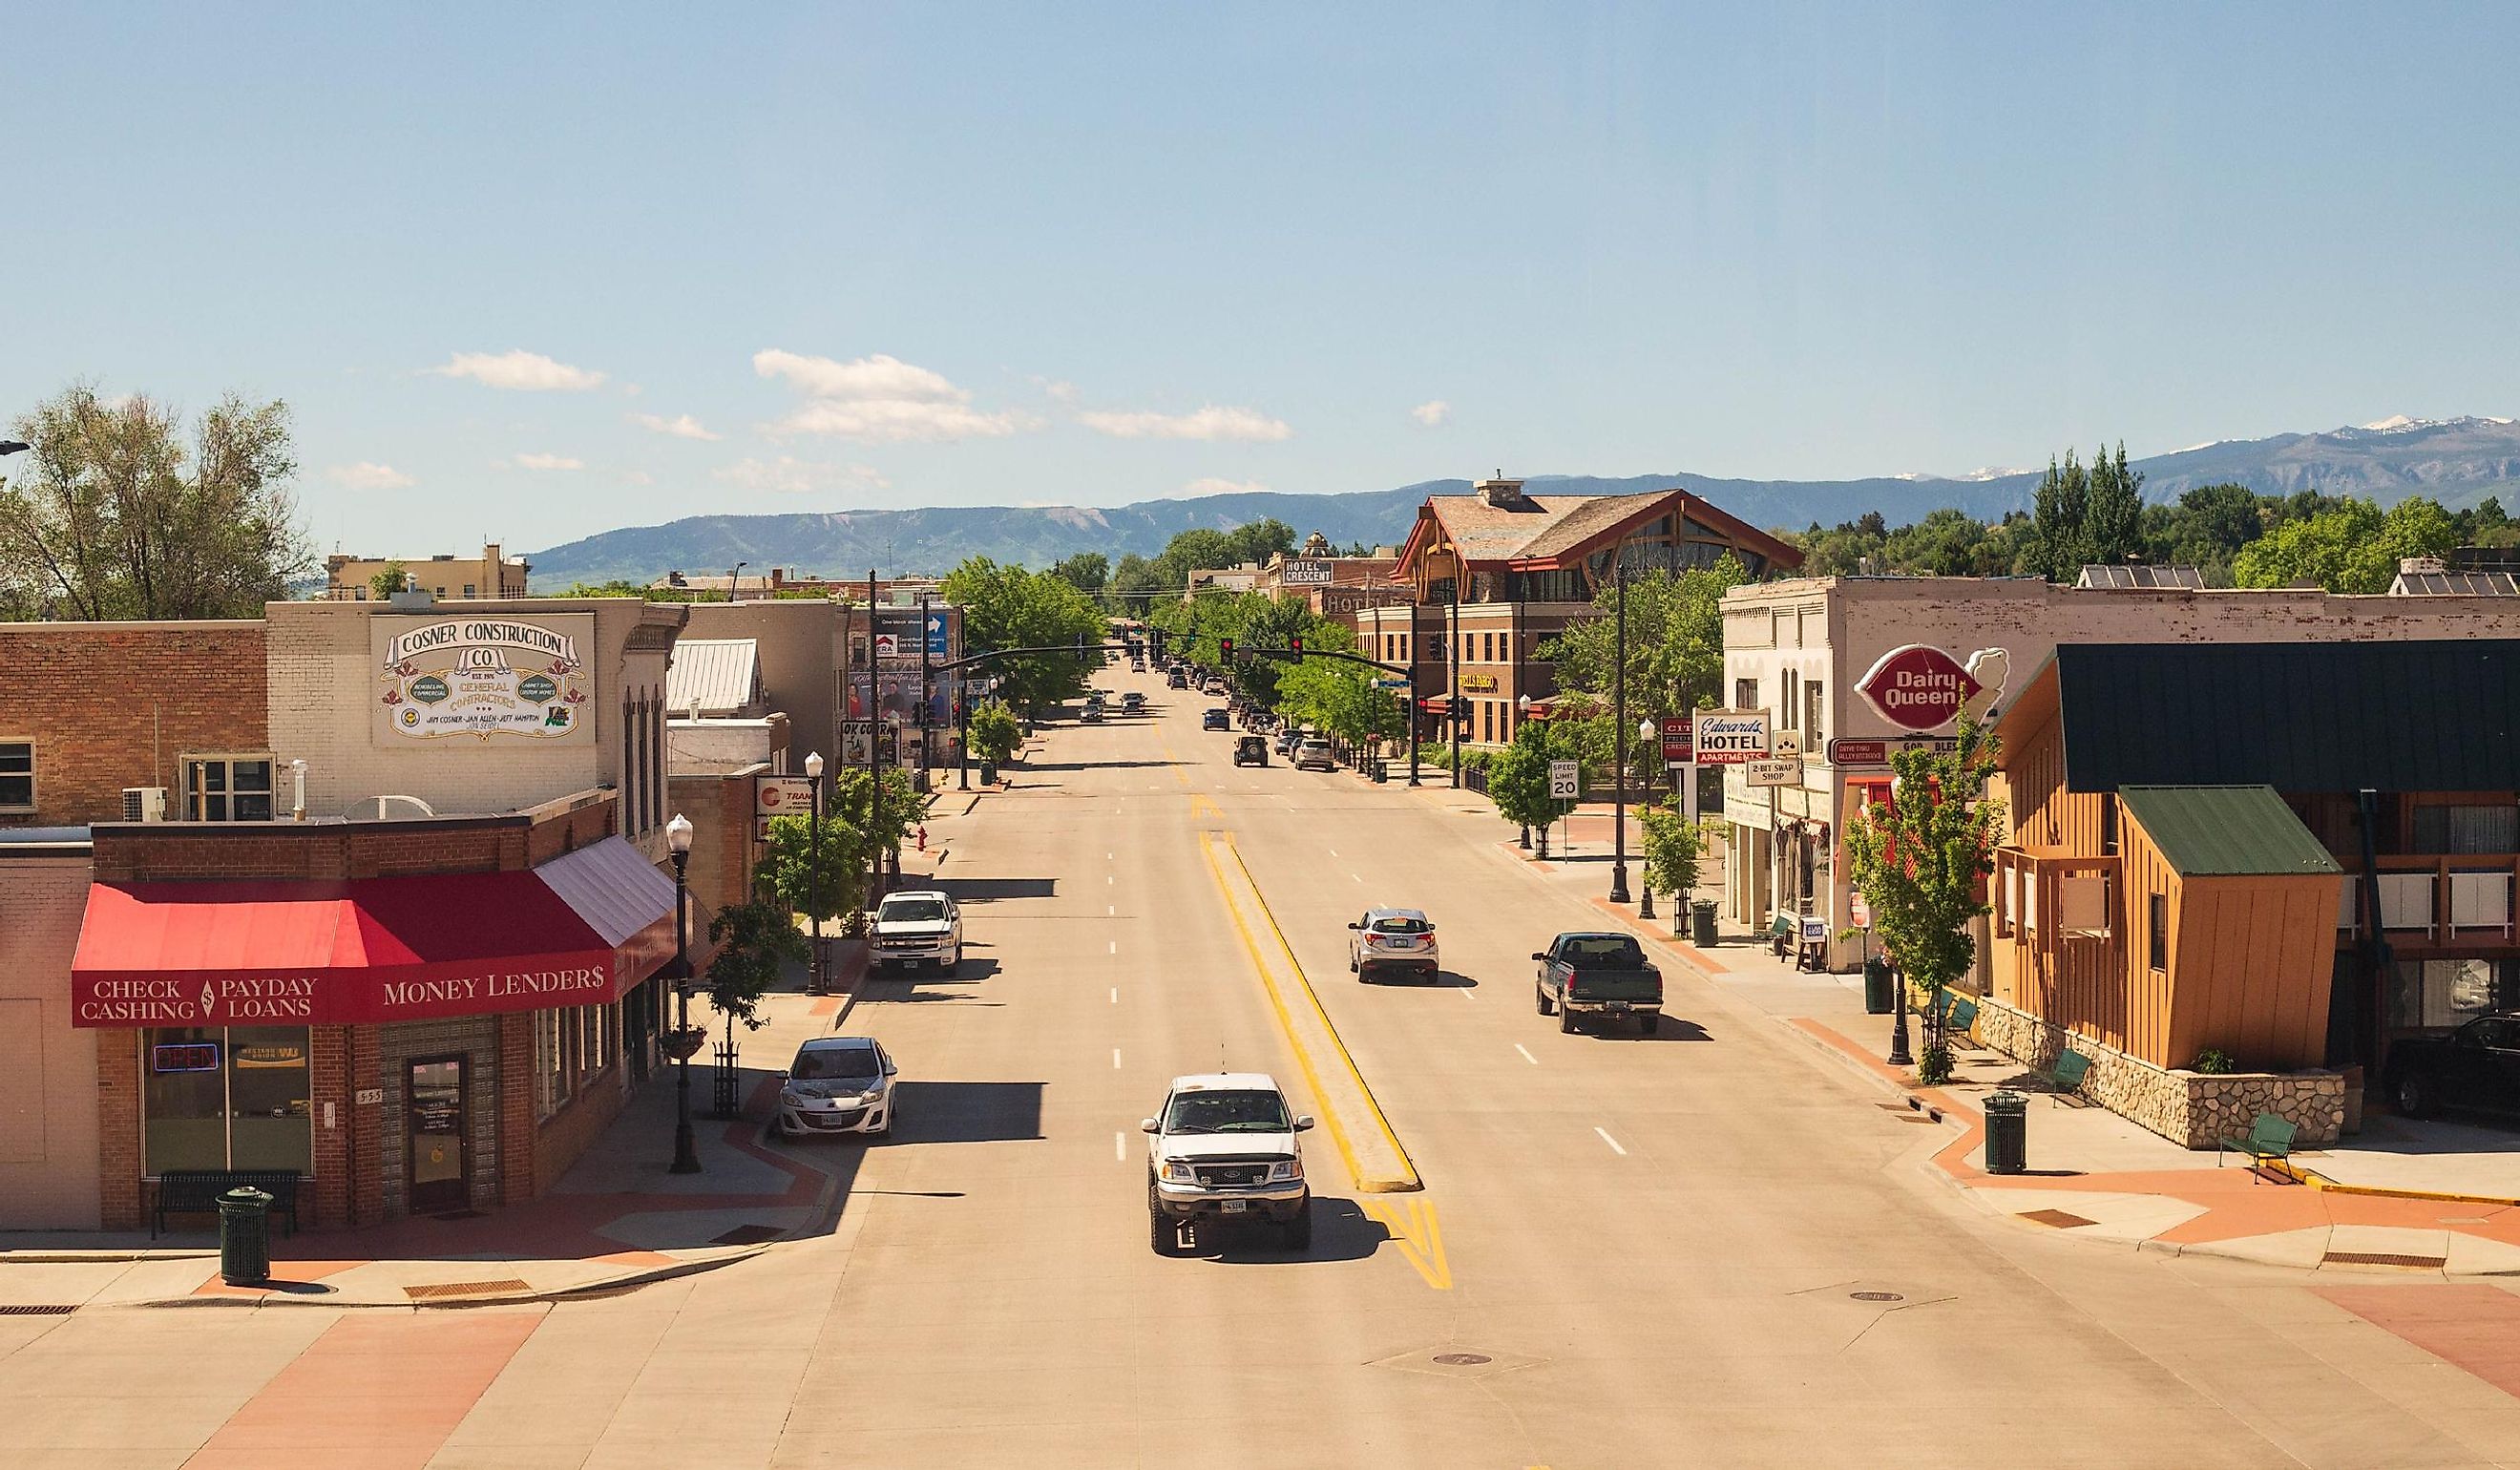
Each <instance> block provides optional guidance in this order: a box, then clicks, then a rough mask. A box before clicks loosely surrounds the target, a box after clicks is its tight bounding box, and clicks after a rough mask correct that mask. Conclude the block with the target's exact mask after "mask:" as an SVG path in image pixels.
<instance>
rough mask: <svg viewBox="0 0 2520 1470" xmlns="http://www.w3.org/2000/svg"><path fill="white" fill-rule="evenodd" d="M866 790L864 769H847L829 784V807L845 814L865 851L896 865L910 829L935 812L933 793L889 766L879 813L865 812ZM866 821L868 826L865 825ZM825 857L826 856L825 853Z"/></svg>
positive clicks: (909, 775)
mask: <svg viewBox="0 0 2520 1470" xmlns="http://www.w3.org/2000/svg"><path fill="white" fill-rule="evenodd" d="M868 790H869V787H868V785H867V773H866V768H864V767H862V766H851V767H850V768H848V769H847V770H845V771H842V772H841V773H839V776H838V779H837V780H833V781H832V796H831V804H832V808H833V809H834V810H836V811H840V812H845V813H847V814H848V817H849V820H850V821H851V822H853V823H855V824H857V826H858V829H859V831H860V832H861V833H862V834H863V836H864V839H865V842H866V845H867V847H869V848H871V849H873V850H874V851H877V852H879V853H883V854H886V855H888V856H890V857H891V858H892V859H893V861H894V863H895V864H896V865H897V864H898V863H899V862H900V859H901V844H902V842H903V841H904V840H905V839H906V838H908V837H909V836H910V834H911V831H912V830H913V829H914V828H916V827H918V826H919V825H921V824H922V823H924V822H926V820H927V814H928V813H929V812H930V811H931V810H933V809H934V808H935V805H936V796H935V793H934V792H930V791H922V790H920V789H919V778H918V776H917V775H916V774H915V773H912V772H909V771H903V770H900V769H898V768H897V767H889V766H888V767H885V768H884V771H883V809H882V810H881V811H880V812H874V813H870V811H869V810H868V806H867V792H868ZM870 819H872V821H873V824H872V825H870V824H869V822H870ZM774 824H775V823H774ZM825 855H826V857H828V856H829V851H828V849H827V850H826V854H825Z"/></svg>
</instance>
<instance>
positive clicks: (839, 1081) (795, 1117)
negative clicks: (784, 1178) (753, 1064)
mask: <svg viewBox="0 0 2520 1470" xmlns="http://www.w3.org/2000/svg"><path fill="white" fill-rule="evenodd" d="M900 1070H901V1068H900V1067H899V1066H897V1065H895V1064H894V1062H893V1059H892V1058H891V1057H890V1056H889V1055H887V1054H886V1053H885V1052H884V1049H883V1047H882V1046H881V1045H880V1044H878V1043H877V1041H876V1040H875V1039H874V1038H873V1037H865V1036H818V1037H815V1038H813V1039H812V1040H810V1041H808V1042H806V1043H805V1045H803V1046H801V1047H797V1048H796V1059H795V1060H794V1061H791V1062H789V1063H788V1064H787V1071H785V1072H783V1073H781V1074H780V1076H779V1111H778V1113H777V1115H776V1116H774V1117H773V1118H772V1119H771V1120H770V1131H771V1132H772V1133H775V1134H777V1135H778V1136H781V1137H783V1138H802V1137H810V1136H814V1135H817V1134H859V1135H867V1136H875V1137H878V1138H880V1137H882V1136H885V1135H887V1134H889V1133H891V1132H892V1124H893V1120H894V1119H895V1118H896V1117H898V1116H899V1115H900V1109H899V1108H898V1107H896V1106H895V1105H894V1101H893V1085H892V1079H893V1077H894V1076H895V1074H897V1073H898V1072H900Z"/></svg>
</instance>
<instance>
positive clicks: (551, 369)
mask: <svg viewBox="0 0 2520 1470" xmlns="http://www.w3.org/2000/svg"><path fill="white" fill-rule="evenodd" d="M426 371H427V372H429V373H432V374H435V375H436V376H437V377H439V378H470V379H472V380H473V381H475V382H477V383H480V384H482V385H484V386H486V387H493V388H515V389H517V391H519V392H525V393H551V392H561V393H583V392H585V391H586V390H587V389H589V388H592V387H596V386H598V385H600V384H601V383H602V382H603V381H604V375H603V374H601V373H598V372H595V371H594V370H592V369H590V368H572V367H570V366H569V365H568V364H566V363H563V362H554V361H553V360H552V359H550V358H548V357H545V356H543V355H542V354H541V353H539V352H527V351H525V350H524V349H523V348H521V347H519V348H517V350H516V351H513V352H458V353H456V354H455V355H454V356H453V357H450V358H448V359H447V360H446V364H445V366H443V367H437V368H429V369H427V370H426Z"/></svg>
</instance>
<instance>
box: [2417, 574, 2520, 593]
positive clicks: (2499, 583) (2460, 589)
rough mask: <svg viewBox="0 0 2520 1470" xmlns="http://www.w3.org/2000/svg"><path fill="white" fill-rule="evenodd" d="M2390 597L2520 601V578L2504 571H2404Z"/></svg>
mask: <svg viewBox="0 0 2520 1470" xmlns="http://www.w3.org/2000/svg"><path fill="white" fill-rule="evenodd" d="M2389 596H2391V597H2393V598H2439V597H2461V596H2465V597H2489V598H2510V597H2520V577H2514V576H2513V575H2512V574H2511V573H2509V572H2505V571H2402V572H2400V573H2398V576H2397V579H2396V580H2395V581H2393V582H2391V583H2390V584H2389Z"/></svg>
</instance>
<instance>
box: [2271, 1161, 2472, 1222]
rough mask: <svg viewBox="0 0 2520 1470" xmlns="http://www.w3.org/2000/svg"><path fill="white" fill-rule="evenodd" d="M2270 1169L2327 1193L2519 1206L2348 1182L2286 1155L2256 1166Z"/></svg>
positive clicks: (2446, 1192) (2453, 1195)
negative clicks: (2284, 1157)
mask: <svg viewBox="0 0 2520 1470" xmlns="http://www.w3.org/2000/svg"><path fill="white" fill-rule="evenodd" d="M2258 1167H2260V1168H2263V1169H2272V1170H2273V1171H2274V1172H2275V1173H2277V1174H2280V1175H2282V1176H2283V1177H2284V1178H2286V1179H2288V1180H2292V1181H2293V1182H2294V1183H2296V1184H2308V1185H2309V1186H2310V1187H2312V1188H2313V1189H2319V1190H2323V1191H2325V1192H2327V1193H2329V1194H2359V1195H2362V1196H2363V1197H2365V1198H2368V1199H2419V1200H2430V1201H2432V1202H2433V1203H2436V1204H2444V1205H2494V1206H2498V1207H2499V1208H2501V1209H2506V1210H2507V1209H2511V1208H2514V1207H2520V1199H2506V1198H2504V1197H2502V1196H2500V1195H2496V1194H2453V1193H2450V1192H2448V1191H2446V1190H2440V1189H2391V1188H2387V1187H2385V1186H2383V1185H2379V1184H2348V1183H2342V1182H2340V1181H2338V1180H2332V1179H2329V1178H2328V1177H2327V1176H2326V1175H2323V1174H2321V1173H2319V1172H2318V1170H2316V1169H2304V1168H2303V1167H2301V1166H2300V1165H2299V1164H2296V1163H2294V1162H2293V1161H2292V1160H2290V1159H2269V1160H2268V1161H2267V1162H2266V1163H2264V1164H2262V1165H2260V1166H2258Z"/></svg>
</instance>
